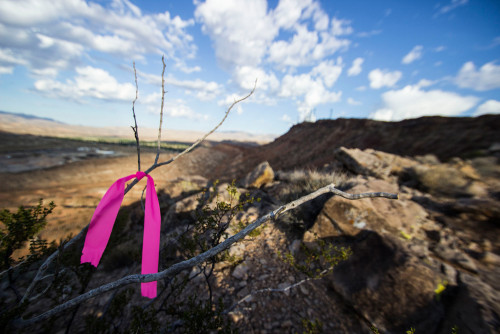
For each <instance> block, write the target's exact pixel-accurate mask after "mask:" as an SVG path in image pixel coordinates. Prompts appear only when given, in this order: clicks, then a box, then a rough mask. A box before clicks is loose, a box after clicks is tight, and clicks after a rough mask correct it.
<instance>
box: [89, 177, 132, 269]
mask: <svg viewBox="0 0 500 334" xmlns="http://www.w3.org/2000/svg"><path fill="white" fill-rule="evenodd" d="M133 177H135V175H131V176H127V177H124V178H121V179H118V180H116V182H115V183H113V184H112V185H111V187H109V189H108V191H106V194H105V195H104V196H103V198H102V199H101V201H100V202H99V204H98V205H97V208H96V210H95V212H94V215H93V216H92V220H91V221H90V225H89V229H88V231H87V236H86V237H85V244H84V246H83V250H82V257H81V259H80V263H85V262H90V263H91V264H92V265H93V266H94V267H97V265H98V264H99V261H100V260H101V257H102V254H103V253H104V250H105V249H106V245H107V244H108V240H109V236H110V235H111V230H112V229H113V224H114V222H115V219H116V216H117V214H118V210H119V209H120V205H121V204H122V201H123V196H124V189H125V182H126V181H128V180H129V179H131V178H133Z"/></svg>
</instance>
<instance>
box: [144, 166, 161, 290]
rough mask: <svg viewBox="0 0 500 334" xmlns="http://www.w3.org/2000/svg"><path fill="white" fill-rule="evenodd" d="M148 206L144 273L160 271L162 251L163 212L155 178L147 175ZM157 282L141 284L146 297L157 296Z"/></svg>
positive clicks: (145, 218) (145, 221)
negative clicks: (159, 262)
mask: <svg viewBox="0 0 500 334" xmlns="http://www.w3.org/2000/svg"><path fill="white" fill-rule="evenodd" d="M147 178H148V184H147V191H146V208H145V215H144V237H143V243H142V272H141V273H142V274H143V275H145V274H155V273H157V272H158V259H159V252H160V230H161V214H160V204H159V203H158V196H157V194H156V189H155V184H154V180H153V178H152V177H151V176H149V175H147ZM156 289H157V282H156V281H154V282H148V283H142V284H141V293H142V295H143V296H144V297H148V298H155V297H156Z"/></svg>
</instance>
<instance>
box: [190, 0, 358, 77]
mask: <svg viewBox="0 0 500 334" xmlns="http://www.w3.org/2000/svg"><path fill="white" fill-rule="evenodd" d="M195 4H196V10H195V17H196V19H197V20H198V21H199V22H200V23H201V24H202V30H203V32H204V33H206V34H208V35H209V36H210V38H211V39H212V40H213V41H214V45H215V53H216V57H217V59H218V61H219V62H220V64H221V65H222V66H223V67H224V68H226V70H229V71H231V70H233V69H234V68H236V67H238V66H240V67H241V66H251V67H257V66H261V64H262V63H263V62H267V63H272V64H274V65H275V66H277V67H280V68H283V67H297V66H310V65H313V64H315V62H317V61H321V60H322V59H323V58H325V57H327V56H330V55H332V54H334V53H335V52H337V51H339V50H341V49H345V48H347V47H348V46H349V45H350V41H349V40H347V39H343V38H339V36H341V35H346V34H349V33H351V32H352V27H351V26H350V22H349V21H346V20H341V19H337V18H332V19H331V20H329V18H328V15H327V14H326V13H325V12H324V11H323V10H322V9H321V8H320V5H319V3H318V2H316V1H312V0H281V1H279V3H278V5H277V7H276V8H275V9H274V10H269V9H268V7H267V2H266V1H265V0H234V1H220V0H207V1H205V2H203V3H201V2H196V3H195ZM306 21H307V23H305V22H306ZM311 21H312V22H311ZM309 23H313V24H312V27H314V29H313V30H310V29H309V26H310V25H309ZM329 26H330V29H328V27H329ZM280 31H287V32H290V33H291V37H290V38H289V39H286V40H285V39H278V37H279V34H280Z"/></svg>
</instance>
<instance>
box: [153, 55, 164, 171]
mask: <svg viewBox="0 0 500 334" xmlns="http://www.w3.org/2000/svg"><path fill="white" fill-rule="evenodd" d="M161 62H162V63H163V70H162V72H161V108H160V126H159V128H158V150H157V151H156V158H155V162H154V164H153V165H156V164H157V163H158V159H159V158H160V147H161V126H162V123H163V103H164V101H165V56H162V57H161Z"/></svg>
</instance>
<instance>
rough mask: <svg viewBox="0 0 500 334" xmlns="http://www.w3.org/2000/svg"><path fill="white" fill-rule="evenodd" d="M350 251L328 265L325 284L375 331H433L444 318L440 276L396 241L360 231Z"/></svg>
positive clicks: (441, 277) (370, 232)
mask: <svg viewBox="0 0 500 334" xmlns="http://www.w3.org/2000/svg"><path fill="white" fill-rule="evenodd" d="M350 246H351V249H352V252H353V254H352V255H351V257H350V258H349V259H348V260H347V261H344V262H341V263H340V264H339V265H338V266H337V267H335V269H334V274H333V275H331V276H329V277H330V281H329V282H330V286H331V288H333V289H334V290H335V291H336V292H337V293H339V294H340V295H341V296H342V298H343V300H344V301H345V303H346V304H347V305H349V306H350V307H352V308H353V309H354V310H355V311H356V313H357V314H359V315H360V316H361V317H362V318H365V319H366V320H368V322H369V323H371V324H374V325H375V326H376V327H377V328H378V329H379V330H380V332H381V333H404V332H405V330H408V329H410V328H409V327H410V326H411V327H414V328H415V329H416V332H417V333H435V332H436V331H437V329H438V328H439V325H440V322H441V320H442V319H443V316H444V307H443V305H442V304H441V303H440V302H439V301H438V300H437V298H436V292H435V290H436V287H437V286H438V285H439V283H440V282H442V281H443V276H442V275H440V274H438V273H436V272H435V271H433V270H432V269H431V268H429V267H428V266H426V265H424V264H423V263H421V262H419V261H418V258H416V257H414V256H413V255H412V254H410V253H409V252H407V251H406V250H405V247H404V245H403V244H402V243H401V241H399V240H397V239H395V238H392V237H390V236H388V235H385V236H381V235H379V234H378V233H375V232H372V231H363V232H362V233H360V234H358V235H357V236H356V237H355V238H354V240H353V241H352V243H351V244H350Z"/></svg>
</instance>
